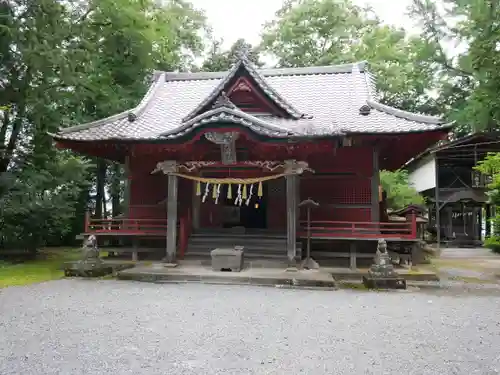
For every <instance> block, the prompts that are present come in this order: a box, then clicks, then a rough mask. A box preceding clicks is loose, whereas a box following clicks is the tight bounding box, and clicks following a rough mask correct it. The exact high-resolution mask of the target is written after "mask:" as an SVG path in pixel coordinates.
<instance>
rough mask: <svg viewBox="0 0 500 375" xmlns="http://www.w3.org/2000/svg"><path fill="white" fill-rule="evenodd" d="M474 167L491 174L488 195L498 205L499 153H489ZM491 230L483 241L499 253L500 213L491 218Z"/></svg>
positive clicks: (499, 188) (499, 185) (488, 174)
mask: <svg viewBox="0 0 500 375" xmlns="http://www.w3.org/2000/svg"><path fill="white" fill-rule="evenodd" d="M476 169H477V170H478V171H480V172H481V173H483V174H485V175H487V176H491V177H492V181H491V183H490V184H489V185H488V189H489V191H488V196H489V198H490V203H491V204H492V205H494V206H495V207H499V206H500V153H490V154H488V155H487V156H486V158H485V159H484V160H482V161H480V162H479V163H478V165H477V166H476ZM492 224H493V225H492V226H493V231H492V234H491V236H490V238H487V239H486V241H485V246H487V247H488V248H490V249H492V250H493V251H494V252H497V253H500V213H498V212H497V214H496V216H495V217H494V218H493V219H492Z"/></svg>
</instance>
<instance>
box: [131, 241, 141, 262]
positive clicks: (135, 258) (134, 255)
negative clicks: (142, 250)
mask: <svg viewBox="0 0 500 375" xmlns="http://www.w3.org/2000/svg"><path fill="white" fill-rule="evenodd" d="M132 246H133V249H132V261H134V262H137V261H138V260H139V254H138V251H137V250H138V248H139V239H138V238H137V237H136V238H134V239H133V240H132Z"/></svg>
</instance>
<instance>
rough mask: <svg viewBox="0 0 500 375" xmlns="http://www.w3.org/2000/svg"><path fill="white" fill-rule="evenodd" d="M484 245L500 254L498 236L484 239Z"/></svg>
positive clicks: (499, 238) (499, 239)
mask: <svg viewBox="0 0 500 375" xmlns="http://www.w3.org/2000/svg"><path fill="white" fill-rule="evenodd" d="M484 247H486V248H488V249H490V250H491V251H493V252H494V253H497V254H500V237H497V236H494V237H488V238H487V239H486V240H485V241H484Z"/></svg>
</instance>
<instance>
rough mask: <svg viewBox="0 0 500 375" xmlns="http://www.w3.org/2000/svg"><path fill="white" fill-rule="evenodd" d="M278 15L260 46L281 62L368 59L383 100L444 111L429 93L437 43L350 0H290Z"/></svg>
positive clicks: (303, 63) (404, 106)
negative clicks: (406, 29) (380, 18)
mask: <svg viewBox="0 0 500 375" xmlns="http://www.w3.org/2000/svg"><path fill="white" fill-rule="evenodd" d="M276 16H277V18H276V20H274V21H272V22H270V23H268V24H267V25H266V26H265V28H264V34H263V42H262V46H263V48H264V49H265V50H266V51H267V52H269V53H271V54H273V55H274V56H276V57H277V58H278V65H279V66H287V67H295V66H308V65H330V64H343V63H351V62H353V61H356V60H357V61H359V60H368V61H369V62H370V64H371V65H370V69H371V70H372V71H373V72H374V73H375V75H376V76H377V86H378V87H377V88H378V90H379V92H380V100H381V101H382V102H383V103H385V104H388V105H392V106H395V107H398V108H401V109H406V110H410V111H418V112H424V113H429V114H437V113H439V112H440V111H439V109H438V108H437V106H436V103H435V101H434V100H433V98H432V97H431V96H430V95H429V92H431V91H432V90H433V89H435V88H436V87H437V85H438V82H437V80H436V77H435V69H434V66H435V64H434V62H433V60H432V57H433V55H434V50H435V45H434V42H430V41H427V40H422V39H421V38H419V37H417V36H410V35H408V34H407V33H406V32H405V31H404V30H403V29H398V28H395V27H392V26H387V25H384V24H382V23H381V22H380V21H379V19H378V18H377V16H376V15H375V14H374V13H373V11H372V10H371V9H370V8H362V7H359V6H356V5H354V4H353V3H352V1H351V0H289V1H287V2H285V4H284V5H283V7H282V8H281V9H280V10H279V11H278V12H277V14H276Z"/></svg>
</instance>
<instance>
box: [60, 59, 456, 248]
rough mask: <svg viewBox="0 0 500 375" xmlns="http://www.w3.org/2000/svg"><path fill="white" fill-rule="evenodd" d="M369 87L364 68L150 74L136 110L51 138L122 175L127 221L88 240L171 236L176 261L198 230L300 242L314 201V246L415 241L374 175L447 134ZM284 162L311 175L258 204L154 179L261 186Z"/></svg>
mask: <svg viewBox="0 0 500 375" xmlns="http://www.w3.org/2000/svg"><path fill="white" fill-rule="evenodd" d="M370 82H371V76H370V75H369V72H368V69H367V66H366V64H365V63H357V64H350V65H343V66H336V67H320V68H318V67H315V68H297V69H267V70H257V69H255V68H254V67H252V66H251V64H250V63H249V62H248V61H247V60H246V59H245V58H242V59H241V60H240V61H238V62H237V63H236V64H235V66H234V67H233V68H232V69H231V70H230V71H229V72H221V73H158V74H156V75H155V79H154V82H153V84H152V86H151V88H150V90H149V91H148V93H147V94H146V96H145V98H144V100H143V101H142V102H141V103H140V104H139V106H138V107H136V108H135V109H133V110H131V111H127V112H124V113H121V114H118V115H116V116H113V117H110V118H108V119H104V120H99V121H97V122H94V123H91V124H85V125H80V126H78V127H74V128H69V129H64V130H62V131H61V132H60V133H58V134H55V135H54V139H55V140H56V142H57V145H58V146H59V147H61V148H70V149H73V150H74V151H76V152H79V153H82V154H85V155H93V156H98V157H103V158H106V159H110V160H115V161H119V162H121V163H124V164H125V166H126V170H127V172H128V177H127V184H126V186H127V187H126V194H125V196H126V202H125V203H126V212H124V215H123V217H122V218H107V219H95V218H94V219H90V218H89V219H88V220H87V221H86V227H85V232H86V233H97V234H99V233H109V234H117V235H118V234H120V235H130V236H136V235H137V236H139V235H144V236H151V237H154V236H157V237H159V238H165V236H167V237H168V238H167V247H168V246H169V245H168V241H169V240H170V241H176V243H177V254H176V256H180V257H182V255H183V253H184V251H185V250H186V246H187V242H188V239H189V236H190V235H191V233H193V232H195V231H197V230H202V229H222V228H228V227H230V226H238V227H244V228H247V229H258V230H261V231H268V232H270V233H283V234H284V235H287V236H288V237H294V238H293V241H295V239H300V238H301V237H303V236H305V232H306V229H307V228H306V223H305V217H306V216H305V211H304V210H300V209H298V208H295V209H292V208H291V206H294V207H295V206H296V205H298V203H299V202H301V201H302V200H305V199H307V198H311V199H313V200H315V201H316V202H318V203H319V207H317V208H315V209H313V210H312V211H311V227H310V228H311V233H312V236H313V237H315V238H321V239H344V240H352V239H360V238H371V239H376V238H394V239H402V240H411V239H416V237H417V232H416V222H415V218H414V217H413V218H412V220H410V221H408V222H403V223H389V222H387V220H384V215H381V212H380V196H379V195H380V194H379V184H380V182H379V171H380V170H381V169H392V170H393V169H397V168H399V167H400V166H402V165H403V164H404V163H405V162H406V161H407V160H409V159H410V158H412V157H413V156H415V155H417V154H418V153H420V152H422V151H423V150H424V149H426V148H427V147H429V146H430V145H432V144H433V143H435V142H436V141H437V140H439V139H441V138H443V137H444V136H445V135H446V133H447V129H448V127H447V126H442V123H441V121H440V120H439V119H436V118H432V117H428V116H422V115H417V114H411V113H408V112H404V111H400V110H397V109H394V108H390V107H387V106H385V105H383V104H380V103H378V102H377V101H376V100H375V98H376V95H375V93H374V92H373V90H374V89H373V87H372V85H371V83H370ZM228 136H231V137H232V138H231V139H232V140H230V141H227V139H226V140H224V139H223V138H224V137H226V138H227V137H228ZM214 139H215V141H214ZM224 142H225V143H224ZM225 158H226V159H225ZM289 160H296V161H299V162H305V163H307V166H308V167H309V168H310V170H305V171H304V172H303V173H300V174H297V175H296V178H295V179H294V180H293V181H294V182H293V184H294V185H292V183H290V185H287V182H286V181H285V180H286V178H285V177H281V178H277V179H272V180H269V181H265V182H263V183H262V196H260V197H259V196H258V195H257V193H256V191H257V189H258V184H257V183H254V184H247V188H248V189H250V186H251V185H253V187H252V189H253V195H252V196H251V197H250V198H248V196H247V197H246V198H247V199H248V204H247V199H245V202H243V203H242V204H241V205H239V204H236V205H235V204H234V199H235V195H237V194H238V192H237V189H238V185H239V184H237V183H233V184H231V186H230V187H229V186H228V185H227V184H222V185H221V186H220V187H219V193H218V194H217V199H216V198H214V194H215V193H213V187H212V189H211V190H210V191H209V193H208V194H207V197H206V198H205V199H204V201H203V195H204V189H205V188H206V183H203V182H202V183H200V184H199V185H200V186H198V187H197V184H198V182H197V181H196V180H192V179H188V178H184V177H182V176H178V175H171V174H168V173H166V174H165V173H162V172H161V171H159V172H156V173H153V171H155V169H157V167H158V163H161V162H163V161H170V162H173V163H175V166H176V167H175V168H176V169H175V171H176V172H178V173H179V174H181V175H185V176H186V175H187V176H189V177H190V178H193V179H197V178H198V179H199V178H208V179H217V178H218V179H221V178H234V179H248V178H261V177H265V176H273V175H276V174H279V173H283V172H284V170H285V167H284V163H285V161H289ZM258 162H269V163H267V165H259V163H258ZM261 164H262V163H261ZM269 166H273V168H274V169H273V168H270V167H269ZM214 181H217V180H214ZM287 186H288V188H287ZM290 186H294V188H293V190H294V193H293V194H294V196H293V197H292V196H291V195H290V194H292V193H291V191H289V189H290ZM169 189H175V192H174V191H172V192H169ZM199 189H201V192H200V191H197V190H199ZM228 189H231V193H230V194H229V193H228ZM287 189H288V190H287ZM170 193H172V194H170ZM228 195H230V196H231V199H229V198H228ZM172 197H175V198H172ZM292 198H293V199H292ZM173 199H175V202H174V203H175V205H176V207H177V209H176V212H175V218H173V217H172V216H170V217H169V209H173V207H174V206H173V204H174V203H173ZM172 212H174V211H172ZM290 215H291V216H290ZM173 219H175V221H173ZM173 223H175V228H172V224H173ZM291 225H293V226H294V229H293V230H292V229H291ZM295 226H296V227H295ZM289 243H291V242H290V241H289ZM290 246H291V245H290Z"/></svg>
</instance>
